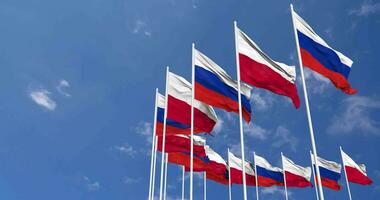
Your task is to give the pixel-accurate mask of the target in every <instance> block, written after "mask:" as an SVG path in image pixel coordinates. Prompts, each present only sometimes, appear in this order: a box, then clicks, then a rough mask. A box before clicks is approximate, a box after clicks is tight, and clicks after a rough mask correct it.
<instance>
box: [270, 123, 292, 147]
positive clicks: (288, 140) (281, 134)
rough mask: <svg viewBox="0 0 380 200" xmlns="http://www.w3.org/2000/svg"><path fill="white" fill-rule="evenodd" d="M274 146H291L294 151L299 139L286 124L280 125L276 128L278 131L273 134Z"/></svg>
mask: <svg viewBox="0 0 380 200" xmlns="http://www.w3.org/2000/svg"><path fill="white" fill-rule="evenodd" d="M273 141H274V142H273V143H272V146H273V147H276V148H279V147H282V146H289V147H290V148H291V150H292V151H296V148H297V145H298V139H297V137H295V136H294V135H292V134H291V132H290V131H289V129H287V128H286V127H284V126H279V127H277V129H276V132H275V133H274V135H273Z"/></svg>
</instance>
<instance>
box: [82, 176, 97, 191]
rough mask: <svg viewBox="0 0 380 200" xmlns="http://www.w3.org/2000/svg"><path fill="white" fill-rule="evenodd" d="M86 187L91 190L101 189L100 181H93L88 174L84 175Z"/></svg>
mask: <svg viewBox="0 0 380 200" xmlns="http://www.w3.org/2000/svg"><path fill="white" fill-rule="evenodd" d="M83 180H84V182H85V184H86V187H87V189H88V190H89V191H97V190H99V189H100V183H99V182H98V181H92V180H90V178H88V177H87V176H84V177H83Z"/></svg>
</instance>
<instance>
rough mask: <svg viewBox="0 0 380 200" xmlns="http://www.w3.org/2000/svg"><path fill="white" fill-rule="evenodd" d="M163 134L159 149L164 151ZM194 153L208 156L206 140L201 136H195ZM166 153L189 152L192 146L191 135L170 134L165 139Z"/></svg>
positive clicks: (158, 144)
mask: <svg viewBox="0 0 380 200" xmlns="http://www.w3.org/2000/svg"><path fill="white" fill-rule="evenodd" d="M162 138H163V137H162V136H160V137H158V143H157V150H158V151H162ZM193 140H194V143H193V144H194V146H193V147H194V154H196V155H198V156H200V157H206V151H205V142H206V140H205V139H204V138H202V137H200V136H196V135H194V136H193ZM165 142H166V144H165V152H166V153H181V152H182V153H189V152H190V147H191V145H190V144H191V140H190V136H188V135H168V136H166V139H165Z"/></svg>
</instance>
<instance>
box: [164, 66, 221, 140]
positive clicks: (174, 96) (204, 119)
mask: <svg viewBox="0 0 380 200" xmlns="http://www.w3.org/2000/svg"><path fill="white" fill-rule="evenodd" d="M168 79H169V80H167V81H168V116H167V118H168V119H170V120H173V121H176V122H179V123H181V124H186V125H188V126H189V128H188V129H187V131H186V132H184V133H181V134H190V125H191V84H190V83H189V82H188V81H186V79H184V78H182V77H180V76H178V75H176V74H174V73H171V72H169V75H168ZM216 121H217V117H216V114H215V111H214V109H213V108H212V107H211V106H209V105H206V104H204V103H202V102H199V101H198V100H194V133H201V132H206V133H210V132H211V131H212V129H213V128H214V126H215V124H216ZM177 134H178V133H177Z"/></svg>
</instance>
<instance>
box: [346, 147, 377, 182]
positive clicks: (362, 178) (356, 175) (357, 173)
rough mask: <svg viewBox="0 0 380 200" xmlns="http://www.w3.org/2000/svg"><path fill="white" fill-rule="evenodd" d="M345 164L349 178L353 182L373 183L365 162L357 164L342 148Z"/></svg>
mask: <svg viewBox="0 0 380 200" xmlns="http://www.w3.org/2000/svg"><path fill="white" fill-rule="evenodd" d="M341 154H342V160H343V166H344V168H345V170H346V175H347V179H348V181H349V182H351V183H357V184H360V185H371V184H372V180H371V179H370V178H369V177H368V175H367V172H366V167H365V165H364V164H360V165H359V164H357V163H356V162H355V161H354V160H352V158H350V156H348V155H347V154H346V153H345V152H344V151H342V150H341Z"/></svg>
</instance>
